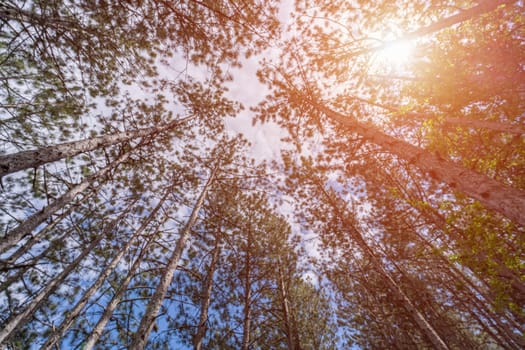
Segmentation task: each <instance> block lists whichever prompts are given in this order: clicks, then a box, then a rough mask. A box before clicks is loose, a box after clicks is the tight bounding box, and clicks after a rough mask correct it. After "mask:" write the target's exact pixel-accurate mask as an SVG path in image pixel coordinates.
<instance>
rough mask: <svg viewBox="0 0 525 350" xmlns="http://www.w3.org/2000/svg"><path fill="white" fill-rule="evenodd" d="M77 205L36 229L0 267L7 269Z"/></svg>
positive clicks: (88, 195)
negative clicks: (40, 228)
mask: <svg viewBox="0 0 525 350" xmlns="http://www.w3.org/2000/svg"><path fill="white" fill-rule="evenodd" d="M101 185H102V184H99V185H97V186H96V187H95V188H93V191H91V192H90V193H89V194H87V195H86V197H84V198H83V201H84V200H87V199H88V198H89V197H90V196H91V195H92V194H93V193H96V192H98V189H99V188H100V186H101ZM76 207H77V205H75V204H73V205H70V206H69V207H68V208H67V209H66V210H64V211H63V212H62V213H61V214H60V215H59V216H58V217H57V218H56V219H55V220H53V221H52V222H51V223H50V224H49V225H47V226H46V227H44V228H43V229H42V230H40V231H38V232H37V233H36V234H34V235H33V236H31V238H30V239H29V240H28V241H27V242H26V243H24V244H23V245H22V246H21V247H20V248H18V249H17V250H16V251H15V252H14V253H13V254H11V255H10V256H9V258H7V259H6V260H4V261H0V269H4V268H5V269H9V267H10V266H12V265H13V264H14V263H15V262H16V260H18V258H20V257H21V256H22V255H24V254H25V253H27V252H28V251H29V250H30V249H31V247H33V246H34V245H35V244H37V243H39V242H41V241H42V240H43V239H44V238H45V236H46V234H47V233H48V232H50V231H51V230H52V229H53V228H55V226H56V225H58V224H59V223H60V222H61V221H62V220H63V219H64V218H65V217H66V216H68V215H69V214H70V213H71V212H72V211H73V209H75V208H76ZM85 219H86V218H85V217H84V218H83V219H82V220H81V222H82V221H84V220H85Z"/></svg>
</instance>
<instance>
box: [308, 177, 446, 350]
mask: <svg viewBox="0 0 525 350" xmlns="http://www.w3.org/2000/svg"><path fill="white" fill-rule="evenodd" d="M313 183H314V184H315V186H317V188H318V190H319V191H320V192H321V193H322V195H323V196H324V197H325V200H326V202H327V203H328V204H329V205H330V206H331V207H332V209H333V210H334V213H335V214H336V215H337V217H339V218H340V220H342V221H343V223H344V226H345V227H346V228H348V230H349V231H348V233H349V235H350V237H351V239H352V240H353V241H354V242H355V243H356V244H357V245H358V247H359V248H360V249H361V251H362V252H363V253H364V254H365V255H366V256H367V257H368V259H370V262H371V263H372V264H373V265H374V267H375V268H376V270H377V271H378V272H379V273H380V274H381V275H383V276H384V277H385V278H386V281H387V284H388V286H389V288H390V290H391V291H392V292H393V293H395V294H396V295H397V296H398V298H399V300H401V301H402V303H403V307H404V308H405V310H407V312H408V313H409V314H410V317H411V318H412V319H413V320H414V322H415V323H416V325H417V326H418V327H419V328H420V329H421V331H422V332H423V333H424V334H425V335H426V337H427V338H428V340H429V341H430V342H431V343H432V345H433V346H434V348H436V349H439V350H449V349H450V348H449V347H448V345H447V344H446V342H445V341H444V340H443V339H442V338H441V336H440V335H439V333H438V332H437V331H436V330H435V329H434V327H433V326H432V325H431V324H430V323H429V322H428V320H427V319H426V318H425V316H424V315H423V314H422V313H421V312H420V311H419V310H418V309H417V307H416V306H415V305H414V303H413V302H412V300H411V299H410V297H409V296H408V295H407V294H406V293H405V292H404V290H403V289H402V288H401V286H400V285H399V284H398V283H397V282H396V280H395V279H394V278H393V277H392V275H391V274H390V272H388V271H387V270H386V269H385V267H384V266H383V263H382V262H381V260H380V259H379V258H378V257H377V256H376V254H375V253H374V251H373V250H372V248H370V246H369V245H368V243H367V242H366V241H365V239H364V238H363V235H362V234H361V232H360V231H359V230H358V228H357V227H355V225H353V224H352V223H351V222H349V221H348V220H347V219H346V216H345V215H344V213H343V212H342V211H341V210H340V209H339V207H338V206H337V203H335V202H334V201H333V199H332V198H331V197H330V195H329V194H328V193H327V192H326V190H325V189H324V186H323V185H322V184H321V183H320V182H319V181H318V180H316V179H313Z"/></svg>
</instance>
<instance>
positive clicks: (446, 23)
mask: <svg viewBox="0 0 525 350" xmlns="http://www.w3.org/2000/svg"><path fill="white" fill-rule="evenodd" d="M514 2H516V0H482V1H478V5H476V6H473V7H471V8H469V9H466V10H461V11H460V12H459V13H457V14H455V15H452V16H450V17H447V18H444V19H442V20H440V21H438V22H436V23H432V24H430V25H428V26H426V27H423V28H420V29H418V30H415V31H413V32H411V33H407V34H405V35H403V36H402V37H401V38H399V39H397V40H395V41H394V42H396V41H404V40H412V39H417V38H419V37H422V36H425V35H428V34H431V33H435V32H437V31H440V30H442V29H445V28H448V27H450V26H453V25H455V24H458V23H461V22H465V21H468V20H470V19H473V18H476V17H478V16H480V15H482V14H484V13H487V12H491V11H494V10H495V9H496V8H498V7H499V6H500V5H506V4H512V3H514ZM389 44H392V42H387V43H385V44H382V45H379V46H374V47H372V48H366V49H362V50H358V51H355V52H351V53H350V55H348V56H346V57H345V58H347V59H348V58H350V57H355V56H359V55H363V54H367V53H371V52H376V51H379V50H382V49H384V48H386V47H387V46H388V45H389Z"/></svg>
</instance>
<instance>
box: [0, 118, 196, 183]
mask: <svg viewBox="0 0 525 350" xmlns="http://www.w3.org/2000/svg"><path fill="white" fill-rule="evenodd" d="M193 118H195V116H191V117H186V118H183V119H181V120H175V121H173V122H171V123H168V124H165V125H162V126H157V127H153V128H146V129H139V130H135V131H123V132H119V133H115V134H111V135H105V136H99V137H95V138H92V139H86V140H80V141H73V142H67V143H62V144H59V145H54V146H48V147H43V148H39V149H36V150H30V151H21V152H18V153H14V154H8V155H4V156H0V179H1V178H2V177H3V176H5V175H7V174H11V173H14V172H16V171H20V170H24V169H28V168H36V167H38V166H40V165H42V164H46V163H50V162H54V161H57V160H60V159H63V158H67V157H73V156H76V155H77V154H80V153H83V152H88V151H92V150H95V149H99V148H102V147H107V146H111V145H115V144H118V143H122V142H126V141H129V140H131V139H135V138H138V137H146V136H152V135H154V134H158V133H160V132H163V131H166V130H169V129H173V128H175V127H177V126H179V125H180V124H183V123H184V122H186V121H188V120H191V119H193Z"/></svg>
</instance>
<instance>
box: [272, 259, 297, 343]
mask: <svg viewBox="0 0 525 350" xmlns="http://www.w3.org/2000/svg"><path fill="white" fill-rule="evenodd" d="M278 264H279V266H278V267H277V274H278V284H279V294H280V296H281V305H282V310H283V318H284V320H283V321H284V328H285V332H286V341H287V343H288V350H297V348H298V347H296V343H295V342H296V340H297V342H299V339H295V332H294V328H295V327H294V324H293V322H292V317H291V312H290V301H289V300H288V292H287V290H286V285H285V283H284V275H283V271H282V262H281V259H279V262H278Z"/></svg>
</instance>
